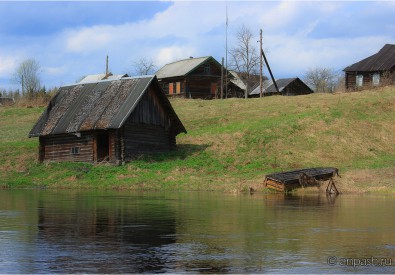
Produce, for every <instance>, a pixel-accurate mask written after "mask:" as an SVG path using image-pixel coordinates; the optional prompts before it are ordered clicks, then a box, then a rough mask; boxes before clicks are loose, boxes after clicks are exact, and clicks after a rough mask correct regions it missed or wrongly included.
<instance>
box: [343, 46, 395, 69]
mask: <svg viewBox="0 0 395 275" xmlns="http://www.w3.org/2000/svg"><path fill="white" fill-rule="evenodd" d="M394 66H395V45H393V44H386V45H385V46H384V47H383V48H381V50H380V51H379V52H378V53H376V54H374V55H372V56H369V57H367V58H365V59H362V60H361V61H359V62H357V63H354V64H352V65H350V66H348V67H346V68H345V69H344V70H343V71H346V72H350V71H351V72H356V71H359V72H371V71H386V70H390V69H392V68H393V67H394Z"/></svg>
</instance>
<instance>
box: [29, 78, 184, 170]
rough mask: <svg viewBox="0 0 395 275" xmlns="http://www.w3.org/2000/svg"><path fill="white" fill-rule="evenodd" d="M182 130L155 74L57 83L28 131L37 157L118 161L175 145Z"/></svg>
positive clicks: (80, 160) (169, 148)
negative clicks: (36, 146)
mask: <svg viewBox="0 0 395 275" xmlns="http://www.w3.org/2000/svg"><path fill="white" fill-rule="evenodd" d="M180 133H186V130H185V128H184V126H183V124H182V122H181V121H180V119H179V118H178V116H177V114H176V113H175V111H174V109H173V108H172V106H171V104H170V102H169V100H168V98H167V97H166V95H165V94H164V93H163V91H162V89H161V87H160V85H159V83H158V80H157V78H156V77H155V76H145V77H137V78H133V77H125V78H122V79H117V80H103V81H96V82H90V83H84V84H80V83H77V84H73V85H67V86H62V87H61V88H60V89H59V92H58V93H57V94H56V96H55V97H54V98H53V99H52V100H51V101H50V103H49V104H48V106H47V108H46V110H45V111H44V112H43V114H42V115H41V117H40V118H39V119H38V121H37V122H36V124H35V125H34V127H33V128H32V130H31V131H30V133H29V137H38V138H39V161H40V162H43V161H55V162H61V161H72V162H89V163H99V162H109V163H113V164H120V163H123V162H126V161H131V160H133V159H134V158H136V157H138V156H140V155H143V154H152V153H157V152H165V151H169V150H171V149H174V148H175V146H176V136H177V135H178V134H180Z"/></svg>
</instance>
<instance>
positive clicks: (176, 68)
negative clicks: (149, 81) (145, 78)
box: [156, 56, 221, 79]
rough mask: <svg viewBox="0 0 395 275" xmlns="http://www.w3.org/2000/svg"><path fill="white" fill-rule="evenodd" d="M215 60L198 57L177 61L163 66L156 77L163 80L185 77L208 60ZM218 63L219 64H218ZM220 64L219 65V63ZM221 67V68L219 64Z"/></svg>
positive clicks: (207, 57) (209, 57)
mask: <svg viewBox="0 0 395 275" xmlns="http://www.w3.org/2000/svg"><path fill="white" fill-rule="evenodd" d="M210 59H213V60H214V61H215V62H217V61H216V60H215V59H214V58H213V57H211V56H205V57H198V58H188V59H184V60H180V61H176V62H173V63H170V64H167V65H165V66H163V67H162V68H161V69H160V70H159V71H157V72H156V76H157V77H158V78H159V79H161V78H168V77H177V76H185V75H187V74H189V73H190V72H192V71H193V70H194V69H196V68H197V67H199V66H200V65H202V64H203V63H204V62H206V61H207V60H210ZM217 63H218V62H217ZM218 64H219V63H218ZM219 66H221V65H220V64H219Z"/></svg>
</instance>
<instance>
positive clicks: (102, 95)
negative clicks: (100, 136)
mask: <svg viewBox="0 0 395 275" xmlns="http://www.w3.org/2000/svg"><path fill="white" fill-rule="evenodd" d="M151 85H156V89H154V91H156V92H157V95H158V97H159V100H160V102H161V103H162V105H163V107H164V109H165V110H166V111H167V113H168V115H169V118H170V119H171V120H172V123H173V125H174V126H175V132H176V134H179V133H181V132H184V133H186V130H185V128H184V126H183V125H182V123H181V121H180V120H179V118H178V117H177V115H176V113H175V112H174V109H173V107H172V106H171V104H170V102H169V100H168V99H167V97H166V95H165V94H164V93H163V91H162V90H161V88H160V86H159V83H158V81H157V78H156V77H155V76H144V77H137V78H131V77H128V78H122V79H118V80H105V81H99V82H94V83H88V84H80V83H77V84H75V85H69V86H63V87H61V88H60V89H59V92H58V93H57V94H56V96H55V97H54V98H53V99H52V100H51V101H50V103H49V104H48V107H47V108H46V110H45V111H44V112H43V114H42V115H41V117H40V118H39V119H38V121H37V123H36V124H35V125H34V127H33V129H32V130H31V131H30V133H29V137H36V136H46V135H55V134H64V133H77V132H82V131H90V130H106V129H118V128H120V127H122V126H123V124H124V122H125V120H126V119H127V118H128V117H129V116H130V114H131V113H132V112H133V110H134V109H135V107H136V106H137V104H138V102H139V101H140V99H141V97H142V96H143V94H144V93H145V92H146V91H147V90H148V87H149V86H151Z"/></svg>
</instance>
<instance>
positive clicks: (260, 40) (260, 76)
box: [259, 29, 263, 97]
mask: <svg viewBox="0 0 395 275" xmlns="http://www.w3.org/2000/svg"><path fill="white" fill-rule="evenodd" d="M259 44H260V50H261V51H262V29H261V30H260V39H259ZM262 62H263V61H262V55H260V70H259V85H260V93H259V97H262V96H263V81H262V69H263V68H262V67H263V64H262Z"/></svg>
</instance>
